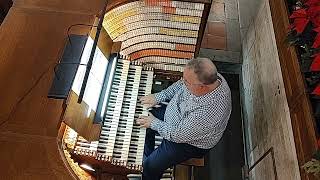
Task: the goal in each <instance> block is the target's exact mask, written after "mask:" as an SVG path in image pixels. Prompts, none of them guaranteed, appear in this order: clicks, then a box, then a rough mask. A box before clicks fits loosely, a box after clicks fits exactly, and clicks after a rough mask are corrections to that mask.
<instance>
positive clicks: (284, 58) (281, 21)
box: [269, 0, 317, 180]
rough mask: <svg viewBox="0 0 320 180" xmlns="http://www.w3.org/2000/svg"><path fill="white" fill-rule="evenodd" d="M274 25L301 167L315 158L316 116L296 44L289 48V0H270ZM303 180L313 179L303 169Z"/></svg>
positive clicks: (301, 171)
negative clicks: (300, 65) (306, 90)
mask: <svg viewBox="0 0 320 180" xmlns="http://www.w3.org/2000/svg"><path fill="white" fill-rule="evenodd" d="M269 2H270V8H271V14H272V20H273V26H274V31H275V36H276V42H277V48H278V52H279V59H280V65H281V70H282V76H283V80H284V85H285V89H286V95H287V99H288V105H289V109H290V116H291V120H292V129H293V133H294V139H295V146H296V151H297V157H298V161H299V166H301V165H303V164H304V163H305V162H306V161H308V160H309V159H310V158H311V155H312V154H313V153H314V152H315V151H316V148H317V147H316V135H315V127H314V119H313V117H312V111H311V107H310V103H309V100H308V97H307V95H306V92H305V87H304V83H303V76H302V74H301V73H300V68H299V64H298V58H297V54H296V52H295V50H294V48H293V47H288V44H287V43H286V41H285V39H286V34H287V31H288V27H289V21H288V13H287V9H286V4H285V0H281V1H278V0H270V1H269ZM300 173H301V178H302V179H303V180H309V179H313V177H312V175H308V176H307V175H306V174H305V172H304V171H303V170H301V169H300Z"/></svg>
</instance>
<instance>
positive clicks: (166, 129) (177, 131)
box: [151, 108, 227, 143]
mask: <svg viewBox="0 0 320 180" xmlns="http://www.w3.org/2000/svg"><path fill="white" fill-rule="evenodd" d="M221 115H222V116H223V114H221V113H220V115H219V113H213V112H212V111H210V110H209V109H207V108H204V109H203V108H201V109H200V108H199V109H197V110H196V111H194V112H192V113H190V114H189V115H187V116H186V117H185V118H182V119H181V120H180V123H179V124H178V125H177V126H172V125H170V124H168V123H167V122H164V121H161V120H159V119H154V120H153V121H152V122H151V129H153V130H156V131H158V132H159V134H160V135H161V136H162V137H163V138H165V139H167V140H170V141H173V142H176V143H188V142H194V141H196V140H199V139H201V138H202V137H203V136H205V135H206V134H208V133H210V134H212V133H221V132H220V131H223V130H224V129H225V126H226V123H227V122H225V123H224V122H220V121H221V120H223V119H225V118H223V117H220V116H221Z"/></svg>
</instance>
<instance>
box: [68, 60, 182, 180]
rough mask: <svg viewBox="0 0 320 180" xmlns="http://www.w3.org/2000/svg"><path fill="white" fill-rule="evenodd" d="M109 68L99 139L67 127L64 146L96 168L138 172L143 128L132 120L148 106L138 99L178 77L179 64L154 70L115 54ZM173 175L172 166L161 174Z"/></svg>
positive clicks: (165, 178)
mask: <svg viewBox="0 0 320 180" xmlns="http://www.w3.org/2000/svg"><path fill="white" fill-rule="evenodd" d="M112 67H113V68H112V69H111V72H110V75H109V80H108V81H109V82H108V87H107V90H106V91H107V92H106V98H105V99H106V108H105V113H104V117H103V122H102V126H101V132H100V136H99V139H98V140H97V141H87V140H86V139H84V138H83V137H81V136H79V135H75V132H72V130H71V129H70V128H67V129H66V131H65V135H64V143H65V147H66V149H68V151H69V153H70V154H71V157H72V158H73V159H74V161H76V162H78V163H86V164H89V165H90V166H91V167H93V168H94V169H99V171H106V172H107V171H108V172H110V171H112V172H113V173H114V174H122V175H127V174H137V173H141V171H143V169H142V160H143V150H144V141H145V135H146V129H145V128H140V127H139V125H138V124H136V123H135V120H136V119H137V118H138V117H139V116H140V115H148V109H147V108H146V107H144V106H143V105H142V104H141V103H140V102H139V98H140V97H142V96H145V95H148V94H151V93H155V92H158V91H161V90H162V89H164V88H166V87H167V86H169V85H171V84H172V83H173V82H175V81H177V80H179V79H180V78H181V76H182V73H181V72H180V71H179V68H180V69H181V67H179V68H177V69H176V71H167V70H156V69H154V68H153V67H150V66H148V65H145V64H144V65H143V64H142V63H141V62H132V61H129V60H126V59H125V58H124V57H123V56H120V57H119V56H118V59H117V60H115V61H114V62H113V65H112ZM172 68H174V67H171V69H172ZM161 140H162V138H161V137H160V136H157V137H156V142H155V145H156V146H158V145H160V143H161ZM131 176H134V175H131ZM172 178H173V168H170V169H168V170H167V171H166V172H165V173H164V175H163V180H171V179H172Z"/></svg>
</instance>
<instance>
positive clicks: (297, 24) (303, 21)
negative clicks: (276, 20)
mask: <svg viewBox="0 0 320 180" xmlns="http://www.w3.org/2000/svg"><path fill="white" fill-rule="evenodd" d="M290 18H291V19H294V22H293V27H294V29H295V30H296V31H297V32H298V33H302V32H303V30H304V29H305V27H306V26H307V24H308V23H309V21H310V19H309V17H308V14H307V11H306V10H305V9H298V10H296V11H294V12H293V13H292V15H291V16H290Z"/></svg>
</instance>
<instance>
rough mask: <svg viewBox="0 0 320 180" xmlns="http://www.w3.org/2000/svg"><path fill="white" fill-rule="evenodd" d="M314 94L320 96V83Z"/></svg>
mask: <svg viewBox="0 0 320 180" xmlns="http://www.w3.org/2000/svg"><path fill="white" fill-rule="evenodd" d="M312 94H314V95H317V96H320V84H318V85H317V87H316V88H315V89H314V90H313V92H312Z"/></svg>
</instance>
